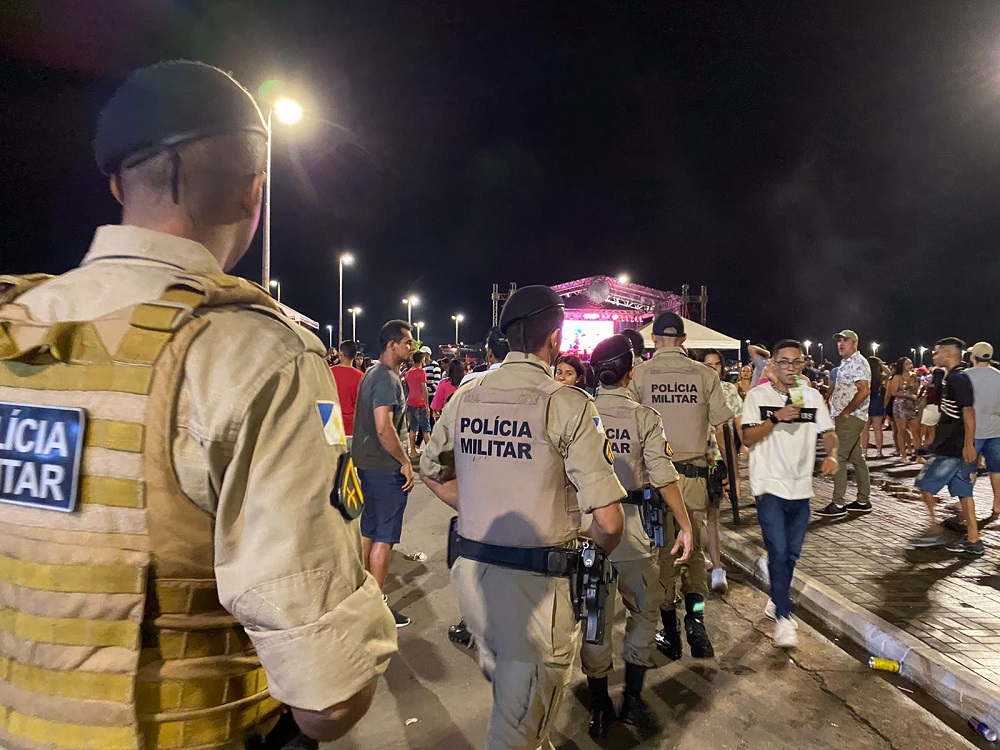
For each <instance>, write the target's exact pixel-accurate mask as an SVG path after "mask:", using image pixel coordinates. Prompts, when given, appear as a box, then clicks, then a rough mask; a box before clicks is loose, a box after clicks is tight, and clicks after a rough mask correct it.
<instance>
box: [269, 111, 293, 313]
mask: <svg viewBox="0 0 1000 750" xmlns="http://www.w3.org/2000/svg"><path fill="white" fill-rule="evenodd" d="M274 117H277V118H278V120H279V121H280V122H283V123H285V124H286V125H294V124H295V123H297V122H298V121H299V120H301V119H302V107H301V106H299V104H297V103H296V102H293V101H292V100H291V99H285V98H281V99H278V100H277V101H276V102H275V103H274V104H273V105H271V106H270V107H268V110H267V167H266V169H267V173H266V174H267V180H266V182H265V184H264V222H263V223H264V229H263V246H264V252H263V259H262V264H261V272H260V284H261V286H262V287H264V288H265V289H269V288H270V287H271V142H272V141H273V140H274V135H273V130H272V128H271V122H272V119H273V118H274ZM279 301H280V300H279Z"/></svg>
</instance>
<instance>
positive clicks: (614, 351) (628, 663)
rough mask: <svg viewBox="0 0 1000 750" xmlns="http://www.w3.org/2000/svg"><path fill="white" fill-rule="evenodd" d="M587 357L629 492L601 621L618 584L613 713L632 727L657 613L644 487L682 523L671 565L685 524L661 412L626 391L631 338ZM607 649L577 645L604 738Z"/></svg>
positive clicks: (639, 710) (641, 713) (659, 595)
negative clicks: (619, 626)
mask: <svg viewBox="0 0 1000 750" xmlns="http://www.w3.org/2000/svg"><path fill="white" fill-rule="evenodd" d="M590 362H591V364H592V365H593V367H594V372H595V373H596V375H597V378H598V380H599V381H600V384H601V386H600V390H598V392H597V399H596V401H595V403H596V405H597V411H598V413H599V414H600V415H601V420H602V421H603V422H604V430H605V432H606V434H607V436H608V439H609V440H610V441H611V447H612V449H613V450H614V452H615V474H616V475H617V477H618V480H619V481H620V482H621V483H622V486H624V487H625V489H626V490H627V491H628V493H629V494H628V498H627V500H626V502H624V503H623V506H622V507H623V509H624V511H625V532H624V534H623V535H622V541H621V543H620V544H619V545H618V546H617V547H615V551H614V552H612V553H611V562H612V563H613V564H614V566H615V570H616V571H617V573H618V576H617V579H616V582H615V583H612V584H611V589H610V591H609V593H608V607H607V618H608V622H613V621H614V609H615V589H616V588H617V591H618V593H619V594H621V598H622V603H623V604H624V605H625V609H626V611H627V612H628V615H627V618H626V621H625V645H624V650H623V657H624V660H625V692H624V697H623V699H622V708H621V713H620V714H619V718H620V719H621V720H622V721H623V722H625V723H627V724H636V723H642V722H643V721H645V720H647V719H648V714H647V712H646V708H645V704H644V702H643V700H642V698H641V695H640V694H641V692H642V686H643V682H644V680H645V677H646V670H647V669H649V668H650V667H652V666H654V664H653V661H652V652H653V638H654V636H655V635H656V630H657V625H658V622H659V618H658V617H657V612H658V611H659V609H660V605H661V603H662V602H663V586H662V584H661V583H660V581H659V578H660V569H659V563H658V560H657V557H656V555H655V553H654V548H653V547H652V546H651V545H652V542H651V540H650V538H649V536H647V534H646V531H645V528H644V526H643V519H642V515H641V511H640V505H641V504H642V503H643V502H644V498H643V494H644V491H646V490H649V489H651V490H652V491H653V492H656V493H658V495H659V496H660V497H662V499H663V501H664V502H665V503H666V504H667V506H668V507H669V508H670V510H671V511H672V512H673V514H674V517H675V519H676V522H677V524H678V525H679V526H680V528H681V531H680V533H678V534H677V539H676V541H675V543H674V545H673V548H672V549H671V550H670V553H671V555H673V556H674V558H675V559H674V564H675V565H678V564H682V563H684V562H685V561H686V560H687V559H688V554H689V553H690V550H691V522H690V520H689V519H688V512H687V508H686V507H685V506H684V499H683V498H682V497H681V493H680V490H679V489H678V486H677V472H676V471H675V470H674V465H673V463H671V461H670V448H669V446H668V444H667V440H666V438H665V437H664V434H663V423H662V422H661V421H660V415H659V414H657V413H656V412H655V411H654V410H653V409H650V408H649V407H646V406H642V405H641V404H639V403H638V402H637V401H635V400H634V399H633V398H632V396H631V394H630V393H629V391H628V384H629V383H630V382H631V379H632V371H633V367H634V363H633V346H632V343H631V342H630V341H629V339H628V338H627V337H625V336H622V335H617V336H612V337H611V338H609V339H605V340H604V341H602V342H601V343H599V344H598V345H597V346H596V347H595V348H594V351H593V354H592V355H591V358H590ZM678 553H680V554H678ZM611 650H612V649H611V640H610V638H607V639H605V642H604V643H603V644H601V645H595V644H590V643H584V644H583V647H582V649H581V650H580V661H581V662H582V663H583V673H584V674H585V675H587V686H588V687H589V688H590V695H591V702H590V717H591V718H590V730H589V731H590V736H591V737H600V736H603V735H605V734H606V733H607V730H608V726H609V724H610V722H611V719H612V717H613V716H614V706H613V705H612V703H611V698H610V697H609V696H608V675H609V674H610V673H611V669H612V658H611Z"/></svg>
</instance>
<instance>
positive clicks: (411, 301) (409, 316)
mask: <svg viewBox="0 0 1000 750" xmlns="http://www.w3.org/2000/svg"><path fill="white" fill-rule="evenodd" d="M403 304H404V305H406V322H407V323H409V324H410V325H413V307H414V305H419V304H420V300H419V299H418V298H417V297H415V296H414V295H412V294H411V295H410V296H409V297H403ZM418 338H419V337H418Z"/></svg>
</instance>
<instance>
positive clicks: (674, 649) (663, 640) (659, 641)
mask: <svg viewBox="0 0 1000 750" xmlns="http://www.w3.org/2000/svg"><path fill="white" fill-rule="evenodd" d="M660 619H661V620H662V621H663V630H661V631H660V632H659V633H657V634H656V648H658V649H659V650H660V653H662V654H663V655H664V656H666V657H667V658H668V659H670V660H671V661H677V660H678V659H680V658H681V656H683V654H684V650H683V646H682V645H681V628H680V624H679V623H678V622H677V610H676V609H661V610H660Z"/></svg>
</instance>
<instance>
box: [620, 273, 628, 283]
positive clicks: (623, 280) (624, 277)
mask: <svg viewBox="0 0 1000 750" xmlns="http://www.w3.org/2000/svg"><path fill="white" fill-rule="evenodd" d="M629 281H631V279H630V278H629V275H628V274H627V273H620V274H618V283H619V284H627V283H629Z"/></svg>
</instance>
